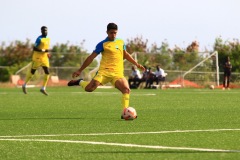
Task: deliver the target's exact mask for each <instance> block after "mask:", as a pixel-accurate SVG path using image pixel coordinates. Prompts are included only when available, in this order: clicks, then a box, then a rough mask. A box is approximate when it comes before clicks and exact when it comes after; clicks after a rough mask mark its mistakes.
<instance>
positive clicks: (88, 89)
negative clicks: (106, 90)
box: [85, 83, 97, 92]
mask: <svg viewBox="0 0 240 160" xmlns="http://www.w3.org/2000/svg"><path fill="white" fill-rule="evenodd" d="M96 88H97V84H95V83H89V84H88V85H87V86H86V87H85V91H86V92H92V91H94V90H95V89H96Z"/></svg>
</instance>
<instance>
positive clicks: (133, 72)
mask: <svg viewBox="0 0 240 160" xmlns="http://www.w3.org/2000/svg"><path fill="white" fill-rule="evenodd" d="M131 76H132V77H133V78H139V79H140V78H142V76H141V73H140V71H139V70H137V69H136V70H135V71H132V74H131Z"/></svg>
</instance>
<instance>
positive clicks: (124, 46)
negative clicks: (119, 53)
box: [123, 42, 126, 51]
mask: <svg viewBox="0 0 240 160" xmlns="http://www.w3.org/2000/svg"><path fill="white" fill-rule="evenodd" d="M123 50H124V51H125V50H126V45H125V43H124V42H123Z"/></svg>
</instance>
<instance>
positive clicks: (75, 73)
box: [72, 71, 81, 78]
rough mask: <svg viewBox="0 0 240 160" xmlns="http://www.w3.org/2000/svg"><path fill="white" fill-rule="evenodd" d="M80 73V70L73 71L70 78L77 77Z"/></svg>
mask: <svg viewBox="0 0 240 160" xmlns="http://www.w3.org/2000/svg"><path fill="white" fill-rule="evenodd" d="M80 74H81V72H80V71H76V72H73V74H72V78H75V77H78V76H80Z"/></svg>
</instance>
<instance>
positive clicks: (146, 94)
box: [71, 91, 156, 96]
mask: <svg viewBox="0 0 240 160" xmlns="http://www.w3.org/2000/svg"><path fill="white" fill-rule="evenodd" d="M71 93H73V94H101V95H102V94H104V95H109V94H110V95H112V94H119V95H120V94H121V93H120V92H97V91H94V92H71ZM131 95H138V96H139V95H140V96H155V95H156V94H155V93H131Z"/></svg>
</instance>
